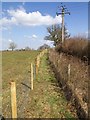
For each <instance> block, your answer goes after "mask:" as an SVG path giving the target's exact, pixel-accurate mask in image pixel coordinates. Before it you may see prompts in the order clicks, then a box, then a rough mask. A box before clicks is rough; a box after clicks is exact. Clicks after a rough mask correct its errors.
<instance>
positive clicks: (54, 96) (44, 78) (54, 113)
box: [18, 55, 76, 118]
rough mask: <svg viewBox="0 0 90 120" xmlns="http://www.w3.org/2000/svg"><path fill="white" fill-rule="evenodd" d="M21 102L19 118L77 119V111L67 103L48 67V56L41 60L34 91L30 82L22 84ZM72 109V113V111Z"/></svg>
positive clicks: (19, 104)
mask: <svg viewBox="0 0 90 120" xmlns="http://www.w3.org/2000/svg"><path fill="white" fill-rule="evenodd" d="M20 92H21V93H20V94H21V99H22V100H21V101H20V103H18V117H20V118H21V117H22V118H75V117H76V114H75V111H74V110H73V109H72V107H71V105H70V103H67V101H66V99H65V97H64V95H63V92H62V91H61V90H60V88H59V86H58V83H56V79H55V77H54V73H53V72H51V70H50V66H49V65H48V61H47V56H46V55H44V57H43V58H42V60H41V65H40V68H39V73H38V76H37V79H36V80H34V90H33V91H31V90H30V88H29V81H28V83H27V82H26V81H23V83H21V90H20ZM70 109H72V112H71V111H70Z"/></svg>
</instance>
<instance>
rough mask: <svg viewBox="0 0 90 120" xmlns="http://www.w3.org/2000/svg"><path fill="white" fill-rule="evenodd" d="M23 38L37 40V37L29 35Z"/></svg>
mask: <svg viewBox="0 0 90 120" xmlns="http://www.w3.org/2000/svg"><path fill="white" fill-rule="evenodd" d="M24 38H26V39H31V40H32V39H37V35H35V34H33V35H32V36H29V35H24Z"/></svg>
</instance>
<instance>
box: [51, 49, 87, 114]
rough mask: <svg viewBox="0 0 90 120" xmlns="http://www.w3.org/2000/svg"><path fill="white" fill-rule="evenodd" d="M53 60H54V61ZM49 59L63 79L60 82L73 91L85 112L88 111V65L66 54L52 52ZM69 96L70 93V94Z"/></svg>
mask: <svg viewBox="0 0 90 120" xmlns="http://www.w3.org/2000/svg"><path fill="white" fill-rule="evenodd" d="M52 58H53V59H52ZM49 59H50V61H51V62H52V63H53V64H54V66H55V68H56V70H57V71H58V74H59V76H60V78H61V80H60V79H59V81H60V82H61V83H62V84H63V82H64V81H65V86H66V84H67V85H69V87H70V88H71V89H72V91H73V93H75V94H76V95H77V97H78V99H79V102H80V103H81V106H82V107H83V108H84V110H85V112H86V113H87V111H88V106H87V104H88V79H89V78H88V77H89V76H88V64H87V63H84V62H82V61H81V60H80V59H79V58H77V57H73V56H71V55H66V54H65V53H60V54H58V52H56V51H55V50H51V51H50V53H49ZM68 64H70V66H71V73H70V79H68ZM68 96H69V93H68Z"/></svg>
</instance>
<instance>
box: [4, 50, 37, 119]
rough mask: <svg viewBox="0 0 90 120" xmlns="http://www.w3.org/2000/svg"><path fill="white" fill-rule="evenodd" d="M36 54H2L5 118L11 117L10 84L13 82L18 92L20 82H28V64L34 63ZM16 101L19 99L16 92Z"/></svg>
mask: <svg viewBox="0 0 90 120" xmlns="http://www.w3.org/2000/svg"><path fill="white" fill-rule="evenodd" d="M38 54H39V52H38V51H13V52H12V51H9V52H2V79H3V80H2V89H3V114H4V115H5V117H9V118H10V117H11V103H10V102H11V98H10V82H11V81H15V82H16V87H17V91H20V90H21V89H20V86H21V82H23V81H25V80H26V81H29V80H30V63H31V62H34V60H35V58H36V56H37V55H38ZM17 99H18V100H19V99H20V95H19V94H18V92H17ZM7 111H8V112H7Z"/></svg>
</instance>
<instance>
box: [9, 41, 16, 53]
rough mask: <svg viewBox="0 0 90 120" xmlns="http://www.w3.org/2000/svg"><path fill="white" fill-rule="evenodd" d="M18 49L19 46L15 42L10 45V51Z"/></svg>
mask: <svg viewBox="0 0 90 120" xmlns="http://www.w3.org/2000/svg"><path fill="white" fill-rule="evenodd" d="M16 47H17V45H16V44H15V43H14V42H11V43H10V44H9V49H12V51H13V50H14V49H15V48H16Z"/></svg>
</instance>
